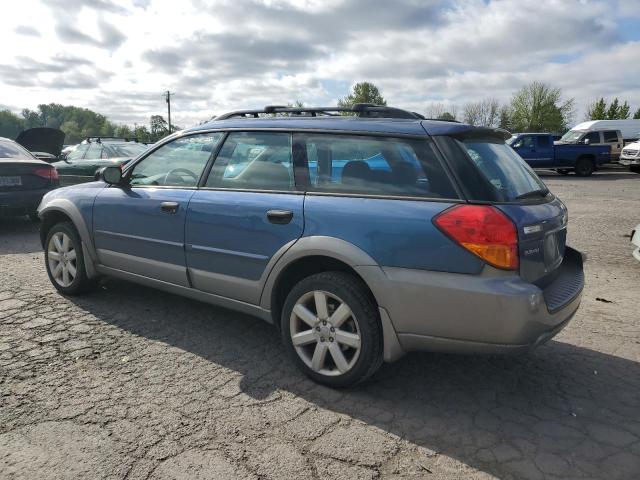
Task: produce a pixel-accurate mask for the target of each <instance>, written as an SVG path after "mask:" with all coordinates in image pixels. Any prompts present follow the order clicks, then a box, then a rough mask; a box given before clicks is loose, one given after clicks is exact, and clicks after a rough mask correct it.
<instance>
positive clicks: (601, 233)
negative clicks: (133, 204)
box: [0, 171, 640, 479]
mask: <svg viewBox="0 0 640 480" xmlns="http://www.w3.org/2000/svg"><path fill="white" fill-rule="evenodd" d="M543 179H544V180H545V181H546V182H547V183H548V185H549V186H550V188H551V189H552V190H553V191H554V192H555V193H556V194H558V195H559V196H560V197H561V198H562V199H563V200H564V201H565V202H566V203H567V205H568V207H569V215H570V227H569V242H570V243H571V244H572V245H574V246H575V247H577V248H578V249H581V250H583V251H584V252H586V253H587V255H588V257H589V259H588V262H587V265H586V277H587V282H588V285H587V288H586V290H585V293H584V299H583V304H582V307H581V308H580V310H579V312H578V314H577V316H576V317H575V318H574V320H573V321H572V322H571V323H570V324H569V325H568V327H567V328H566V329H565V330H564V331H563V332H562V333H561V334H560V335H559V336H558V337H557V338H556V339H555V340H553V341H551V342H550V343H548V344H547V345H545V346H544V347H542V348H540V349H539V350H538V351H536V352H535V353H533V354H531V355H529V356H523V357H496V356H488V357H481V356H453V355H441V354H428V353H425V354H412V355H408V356H406V357H405V358H403V359H402V360H400V361H399V362H397V363H395V364H392V365H384V366H383V367H382V369H381V370H380V372H379V373H378V374H377V375H376V376H375V377H374V378H373V379H372V380H371V381H370V382H368V383H367V384H366V385H363V386H361V387H358V388H356V389H351V390H344V391H334V390H330V389H327V388H324V387H321V386H318V385H315V384H314V383H312V382H311V381H309V380H307V379H306V378H305V377H303V376H302V375H301V374H300V373H298V371H297V370H296V369H295V368H294V367H293V366H292V364H291V363H290V362H289V361H288V360H287V359H286V357H285V354H284V350H283V348H282V347H281V345H280V343H279V339H278V337H277V335H276V333H275V331H274V330H273V328H272V327H271V326H269V325H267V324H265V323H263V322H261V321H260V320H257V319H254V318H250V317H247V316H244V315H240V314H237V313H234V312H231V311H227V310H223V309H219V308H214V307H211V306H208V305H204V304H201V303H198V302H194V301H190V300H187V299H182V298H179V297H176V296H172V295H168V294H165V293H160V292H157V291H153V290H150V289H147V288H143V287H139V286H135V285H131V284H127V283H124V282H119V281H115V280H111V281H108V282H106V283H105V284H103V285H102V287H101V288H100V289H99V290H98V291H96V292H94V293H91V294H89V295H86V296H83V297H76V298H65V297H63V296H61V295H59V294H57V293H56V292H55V290H54V289H53V287H52V286H51V285H50V284H49V281H48V279H47V276H46V273H45V270H44V265H43V254H42V252H41V248H40V245H39V244H38V235H37V227H35V226H33V225H32V224H30V223H29V222H28V221H27V220H26V219H24V220H23V219H10V220H7V219H3V220H1V223H0V280H1V283H0V477H2V478H8V479H13V478H16V479H18V478H19V479H31V478H40V479H67V478H96V479H98V478H105V479H107V478H109V479H110V478H114V479H115V478H117V479H121V478H129V479H141V478H158V479H174V478H195V479H204V478H225V479H227V478H256V479H280V478H286V479H291V478H295V479H307V478H309V479H317V478H342V479H370V478H433V479H444V478H473V479H487V478H504V479H556V478H589V479H595V478H608V479H634V478H640V363H639V362H640V315H639V311H640V308H639V307H640V300H638V285H639V283H638V280H639V278H640V264H638V262H636V261H635V260H633V258H632V257H631V255H630V252H631V248H630V245H629V239H628V238H626V237H625V235H627V234H629V233H630V231H631V228H632V227H634V226H635V225H636V224H637V223H640V214H639V211H638V205H640V175H633V174H628V173H624V172H620V171H617V172H616V171H614V172H603V173H600V174H598V175H596V176H594V177H592V178H589V179H579V178H576V177H574V176H570V177H558V176H555V175H547V176H544V177H543ZM596 298H600V299H605V300H609V301H611V303H605V302H602V301H599V300H596Z"/></svg>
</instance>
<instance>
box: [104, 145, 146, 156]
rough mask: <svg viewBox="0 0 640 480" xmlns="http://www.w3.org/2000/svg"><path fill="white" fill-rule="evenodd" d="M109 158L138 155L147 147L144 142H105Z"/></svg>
mask: <svg viewBox="0 0 640 480" xmlns="http://www.w3.org/2000/svg"><path fill="white" fill-rule="evenodd" d="M104 147H105V150H106V151H107V152H108V157H109V158H118V157H132V158H133V157H137V156H138V155H140V154H141V153H142V152H144V151H145V150H146V149H147V146H146V145H143V144H142V143H124V144H105V145H104Z"/></svg>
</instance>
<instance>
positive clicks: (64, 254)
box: [44, 222, 93, 295]
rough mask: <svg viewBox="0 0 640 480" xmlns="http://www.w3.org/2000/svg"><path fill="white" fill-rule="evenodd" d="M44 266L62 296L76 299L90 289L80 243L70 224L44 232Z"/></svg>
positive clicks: (65, 223) (56, 225)
mask: <svg viewBox="0 0 640 480" xmlns="http://www.w3.org/2000/svg"><path fill="white" fill-rule="evenodd" d="M44 245H45V247H44V263H45V266H46V268H47V275H49V280H50V281H51V283H52V284H53V286H54V287H55V288H56V289H57V290H58V291H59V292H61V293H63V294H65V295H79V294H81V293H84V292H86V291H87V290H89V289H90V288H91V287H92V286H93V281H91V279H89V278H88V277H87V272H86V270H85V266H84V255H83V252H82V242H81V241H80V235H78V232H77V230H76V227H75V226H74V225H73V223H71V222H61V223H56V224H55V225H53V226H52V227H51V229H50V230H49V232H47V238H46V240H45V244H44Z"/></svg>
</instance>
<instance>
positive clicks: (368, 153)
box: [294, 133, 458, 198]
mask: <svg viewBox="0 0 640 480" xmlns="http://www.w3.org/2000/svg"><path fill="white" fill-rule="evenodd" d="M294 151H296V152H301V153H303V154H304V155H302V157H303V158H305V159H306V163H307V165H308V170H306V171H307V172H308V178H306V179H305V181H306V182H308V184H309V185H308V186H309V190H311V191H318V192H333V193H361V194H369V195H388V196H411V197H431V198H434V197H442V198H458V195H457V194H456V192H455V189H454V188H453V185H452V184H451V181H450V180H449V177H448V176H447V175H446V173H445V171H444V169H443V167H442V165H441V164H440V162H439V161H438V158H437V157H436V155H435V153H434V151H433V149H432V146H431V144H430V142H428V141H426V140H413V139H403V138H386V137H372V136H361V135H333V134H324V133H322V134H303V133H299V134H294Z"/></svg>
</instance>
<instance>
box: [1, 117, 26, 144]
mask: <svg viewBox="0 0 640 480" xmlns="http://www.w3.org/2000/svg"><path fill="white" fill-rule="evenodd" d="M22 130H24V120H23V119H22V118H20V117H19V116H18V115H16V114H15V113H13V112H11V111H9V110H0V137H7V138H11V139H15V138H16V137H17V136H18V134H19V133H20V132H21V131H22Z"/></svg>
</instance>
